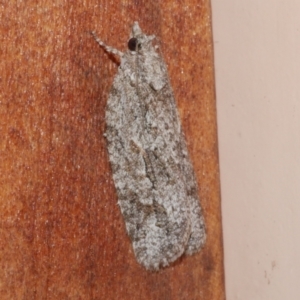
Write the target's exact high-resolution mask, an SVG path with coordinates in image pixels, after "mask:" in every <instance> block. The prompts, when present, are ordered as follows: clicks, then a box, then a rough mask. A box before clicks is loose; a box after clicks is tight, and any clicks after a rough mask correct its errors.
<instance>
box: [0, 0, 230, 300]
mask: <svg viewBox="0 0 300 300" xmlns="http://www.w3.org/2000/svg"><path fill="white" fill-rule="evenodd" d="M3 3H5V4H2V5H1V6H0V16H1V24H0V32H1V37H2V39H1V46H0V53H1V54H0V55H1V56H0V58H1V59H0V78H1V91H0V136H1V139H0V183H1V189H0V270H1V271H0V299H2V300H5V299H9V300H11V299H38V300H40V299H123V300H126V299H131V300H132V299H164V300H168V299H172V300H174V299H175V300H177V299H180V300H181V299H189V300H190V299H205V300H215V299H225V292H224V270H223V249H222V228H221V214H220V186H219V167H218V145H217V129H216V107H215V93H214V71H213V45H212V29H211V11H210V2H209V1H208V0H190V1H188V0H183V1H173V0H167V1H154V0H153V1H147V0H143V1H142V0H141V1H119V2H118V1H61V0H59V1H58V0H51V1H50V0H44V1H32V0H31V1H30V0H28V1H17V0H13V1H6V2H3ZM135 20H137V21H139V23H140V26H141V28H142V29H143V30H144V31H145V32H146V33H150V34H156V35H157V37H158V38H159V43H160V45H161V51H162V53H163V56H164V58H165V60H166V62H167V64H168V68H169V75H170V79H171V83H172V85H173V89H174V93H175V98H176V100H177V103H178V106H179V111H180V116H181V120H182V125H183V128H184V131H185V133H186V137H187V140H188V144H189V150H190V154H191V158H192V160H193V164H194V166H195V170H196V172H197V178H198V182H199V186H200V191H199V192H200V197H201V203H202V207H203V210H204V214H205V220H206V225H207V235H208V238H207V243H206V245H205V247H204V249H203V250H202V251H201V252H200V253H198V254H196V255H194V256H191V257H183V258H181V259H179V260H178V261H177V262H176V263H174V264H173V265H172V266H171V267H169V268H166V269H164V270H162V271H159V272H158V273H151V272H149V271H146V270H145V269H144V268H143V267H141V266H140V265H139V264H138V263H137V262H136V260H135V258H134V254H133V251H132V248H131V243H130V241H129V238H128V236H127V234H126V232H125V226H124V223H123V220H122V217H121V213H120V211H119V208H118V206H117V198H116V192H115V188H114V185H113V181H112V175H111V170H110V166H109V162H108V155H107V152H106V146H105V138H104V137H103V132H104V128H105V124H104V108H105V104H106V101H107V96H108V93H109V88H110V86H111V84H112V80H113V77H114V75H115V73H116V71H117V66H116V64H115V63H114V62H113V61H112V59H111V58H110V57H108V55H107V54H106V53H104V51H103V50H102V49H101V48H100V47H99V46H98V45H97V44H96V43H95V41H94V40H93V39H92V38H91V36H90V35H89V33H88V32H89V31H90V30H94V31H95V32H96V33H97V35H98V36H99V37H101V38H102V39H103V40H104V41H106V42H107V43H108V44H109V45H112V46H114V47H117V48H118V49H120V50H125V49H126V45H127V39H128V35H129V30H130V28H131V25H132V23H133V21H135Z"/></svg>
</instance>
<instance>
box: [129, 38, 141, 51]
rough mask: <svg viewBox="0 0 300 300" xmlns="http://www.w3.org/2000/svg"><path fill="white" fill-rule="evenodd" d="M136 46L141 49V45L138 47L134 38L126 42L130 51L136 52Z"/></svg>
mask: <svg viewBox="0 0 300 300" xmlns="http://www.w3.org/2000/svg"><path fill="white" fill-rule="evenodd" d="M137 46H138V48H140V47H141V45H138V40H137V39H136V38H131V39H130V40H129V41H128V49H129V50H130V51H136V50H137Z"/></svg>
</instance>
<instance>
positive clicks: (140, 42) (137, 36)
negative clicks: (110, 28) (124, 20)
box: [128, 22, 155, 52]
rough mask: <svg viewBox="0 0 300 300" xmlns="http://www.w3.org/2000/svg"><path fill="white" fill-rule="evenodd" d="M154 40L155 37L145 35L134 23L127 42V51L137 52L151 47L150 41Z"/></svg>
mask: <svg viewBox="0 0 300 300" xmlns="http://www.w3.org/2000/svg"><path fill="white" fill-rule="evenodd" d="M154 38H155V35H146V34H144V33H143V32H142V30H141V28H140V26H139V23H138V22H134V23H133V26H132V31H131V35H130V39H129V41H128V49H129V50H130V51H135V52H137V51H139V50H142V49H143V48H149V47H152V40H153V39H154Z"/></svg>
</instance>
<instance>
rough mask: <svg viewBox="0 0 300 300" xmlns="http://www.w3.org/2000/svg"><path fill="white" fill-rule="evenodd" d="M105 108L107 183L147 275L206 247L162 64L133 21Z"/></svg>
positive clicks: (194, 184) (191, 175) (191, 174)
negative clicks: (109, 171) (109, 181)
mask: <svg viewBox="0 0 300 300" xmlns="http://www.w3.org/2000/svg"><path fill="white" fill-rule="evenodd" d="M92 34H93V36H94V38H95V39H96V41H97V42H98V44H99V45H100V46H101V47H103V48H104V49H105V50H106V51H107V52H108V53H112V54H114V55H117V56H119V57H120V60H121V63H120V66H119V68H118V72H117V75H116V76H115V78H114V81H113V85H112V87H111V91H110V93H109V97H108V101H107V106H106V114H105V120H106V133H105V136H106V139H107V149H108V153H109V159H110V164H111V169H112V174H113V180H114V184H115V188H116V191H117V195H118V204H119V206H120V209H121V212H122V215H123V218H124V221H125V226H126V230H127V233H128V235H129V237H130V240H131V242H132V246H133V250H134V253H135V257H136V259H137V261H138V262H139V263H140V264H141V265H143V266H144V267H145V268H146V269H147V270H159V269H160V268H162V267H166V266H168V265H169V264H170V263H172V262H174V261H175V260H176V259H178V258H179V257H181V256H182V255H183V254H186V255H191V254H194V253H196V252H198V251H199V250H200V249H201V247H202V246H203V245H204V243H205V240H206V233H205V223H204V218H203V214H202V211H201V207H200V202H199V197H198V187H197V181H196V178H195V174H194V170H193V166H192V164H191V160H190V158H189V154H188V150H187V145H186V141H185V137H184V134H183V131H182V128H181V124H180V119H179V114H178V111H177V107H176V102H175V99H174V95H173V91H172V87H171V85H170V81H169V76H168V72H167V67H166V64H165V62H164V60H163V58H162V56H161V55H160V53H159V51H158V46H155V45H153V40H154V39H155V36H154V35H146V34H145V33H143V32H142V30H141V28H140V27H139V24H138V22H134V24H133V26H132V30H131V35H130V37H129V40H128V50H127V51H126V52H121V51H119V50H117V49H115V48H113V47H110V46H107V45H106V44H105V43H104V42H102V41H101V40H100V39H99V38H98V37H97V36H96V35H95V33H92Z"/></svg>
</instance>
